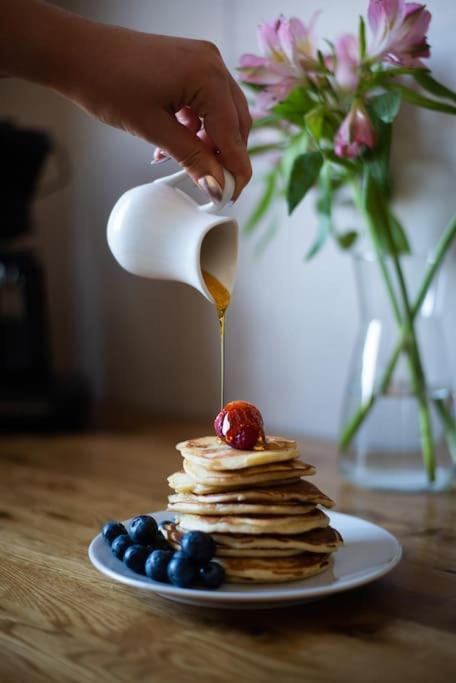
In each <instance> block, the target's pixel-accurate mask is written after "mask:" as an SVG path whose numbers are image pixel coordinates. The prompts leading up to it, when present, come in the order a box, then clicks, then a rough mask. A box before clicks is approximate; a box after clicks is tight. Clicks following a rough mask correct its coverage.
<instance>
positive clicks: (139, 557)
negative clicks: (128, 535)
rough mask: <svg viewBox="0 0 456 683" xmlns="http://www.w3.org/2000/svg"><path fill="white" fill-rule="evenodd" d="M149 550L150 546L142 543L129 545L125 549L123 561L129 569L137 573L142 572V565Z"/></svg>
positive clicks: (143, 565)
mask: <svg viewBox="0 0 456 683" xmlns="http://www.w3.org/2000/svg"><path fill="white" fill-rule="evenodd" d="M150 550H151V549H150V548H148V547H147V546H144V545H131V546H130V547H129V548H127V549H126V551H125V553H124V556H123V561H124V562H125V564H126V565H127V567H128V569H131V570H132V571H134V572H136V573H137V574H144V567H145V564H146V560H147V558H148V557H149V555H150Z"/></svg>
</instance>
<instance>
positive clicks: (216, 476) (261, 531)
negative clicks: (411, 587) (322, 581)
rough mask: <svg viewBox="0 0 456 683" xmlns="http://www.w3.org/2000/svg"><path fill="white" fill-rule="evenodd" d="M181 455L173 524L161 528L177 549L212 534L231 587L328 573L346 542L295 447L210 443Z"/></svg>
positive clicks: (173, 479) (183, 446)
mask: <svg viewBox="0 0 456 683" xmlns="http://www.w3.org/2000/svg"><path fill="white" fill-rule="evenodd" d="M176 448H177V449H178V450H179V451H180V453H181V454H182V457H183V458H184V471H183V472H175V473H174V474H172V475H171V476H170V477H169V478H168V481H169V484H170V486H171V488H172V489H174V491H175V493H174V494H172V495H170V496H169V504H168V510H171V511H173V512H174V513H175V522H173V523H171V522H169V523H167V524H166V525H165V528H164V533H165V535H166V537H167V539H168V541H169V542H170V543H171V544H172V545H173V547H175V548H179V544H180V539H181V537H182V535H183V534H184V533H185V532H187V531H195V530H196V531H204V532H206V533H209V534H211V536H212V537H213V539H214V540H215V542H216V560H217V561H218V562H220V564H222V565H223V566H224V568H225V571H226V577H227V580H228V581H233V582H251V583H262V582H283V581H295V580H298V579H303V578H306V577H308V576H312V575H314V574H318V573H319V572H322V571H324V570H325V569H326V568H327V567H328V565H329V561H330V557H331V553H332V552H334V551H335V550H337V548H338V547H339V546H340V545H341V544H342V537H341V536H340V534H339V533H338V532H337V531H336V530H335V529H333V528H332V527H330V526H329V519H328V516H327V515H325V513H324V512H323V511H322V510H321V509H320V507H318V506H320V505H321V506H324V507H326V508H329V507H332V505H333V502H332V500H331V499H330V498H328V496H326V495H325V494H324V493H322V492H321V491H320V490H319V489H318V488H317V487H316V486H315V485H314V484H311V483H310V482H309V481H308V480H306V479H303V477H305V476H309V475H312V474H315V467H313V466H312V465H308V464H306V463H304V462H303V461H302V460H300V459H299V452H298V449H297V445H296V442H295V441H291V440H289V439H284V438H282V437H274V436H270V437H267V439H266V442H265V445H264V449H263V450H253V451H241V450H235V449H233V448H231V446H229V445H227V444H225V443H223V442H221V441H220V440H219V439H218V438H217V437H215V436H205V437H202V438H199V439H192V440H189V441H183V442H182V443H179V444H177V446H176Z"/></svg>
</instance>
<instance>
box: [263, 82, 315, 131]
mask: <svg viewBox="0 0 456 683" xmlns="http://www.w3.org/2000/svg"><path fill="white" fill-rule="evenodd" d="M313 106H314V101H313V100H312V98H311V97H309V95H308V94H307V91H306V90H305V89H304V88H302V87H299V88H295V89H294V90H292V91H291V93H290V94H289V95H288V97H287V98H286V99H285V100H284V101H283V102H280V103H279V104H276V106H275V107H274V108H273V112H274V113H275V114H276V116H280V118H282V119H286V120H287V121H291V123H295V124H296V125H298V126H301V127H302V126H303V125H304V115H305V114H306V113H307V112H308V111H309V109H311V108H312V107H313Z"/></svg>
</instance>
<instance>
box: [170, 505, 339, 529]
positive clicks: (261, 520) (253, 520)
mask: <svg viewBox="0 0 456 683" xmlns="http://www.w3.org/2000/svg"><path fill="white" fill-rule="evenodd" d="M176 518H177V522H178V524H179V526H180V527H181V528H182V529H184V530H185V531H204V532H206V533H209V534H212V533H231V534H302V533H303V532H304V531H310V529H316V528H318V527H324V526H328V523H329V518H328V517H327V515H325V513H324V512H323V511H322V510H319V509H318V508H315V510H313V511H312V512H308V513H307V514H306V515H293V516H291V515H290V516H283V517H279V516H273V515H270V516H269V515H261V516H256V517H255V516H249V517H247V516H245V515H244V516H239V517H236V516H234V515H227V516H226V517H212V516H211V517H203V516H202V515H188V514H178V515H176Z"/></svg>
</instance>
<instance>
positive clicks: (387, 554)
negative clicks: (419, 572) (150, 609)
mask: <svg viewBox="0 0 456 683" xmlns="http://www.w3.org/2000/svg"><path fill="white" fill-rule="evenodd" d="M150 514H152V515H153V516H154V517H155V519H156V520H157V522H160V521H162V520H164V519H169V518H170V517H172V515H171V514H170V513H169V512H166V511H163V512H152V513H150ZM326 514H327V515H329V518H330V523H331V526H333V527H335V528H336V529H338V530H339V531H340V533H341V534H342V536H343V538H344V545H343V546H342V548H341V549H340V550H338V551H337V553H334V555H333V562H332V564H331V565H330V566H329V567H328V569H327V570H326V571H325V572H323V573H322V574H319V575H317V576H314V577H311V578H309V579H304V580H302V581H293V582H291V583H283V584H273V583H270V584H258V585H256V586H255V585H253V586H252V585H245V584H234V583H227V584H224V585H223V586H222V587H221V588H219V589H218V590H216V591H209V590H203V589H200V588H177V587H176V586H171V585H169V584H165V583H158V582H157V581H153V580H152V579H149V578H147V577H145V576H141V575H139V574H135V573H134V572H132V571H130V570H129V569H127V567H126V566H125V565H124V564H123V562H121V561H120V560H118V559H117V558H116V557H114V556H113V554H112V553H111V550H110V548H109V546H108V545H107V543H106V542H105V541H104V540H103V538H102V536H101V534H98V536H96V537H95V538H94V539H93V541H92V542H91V544H90V546H89V558H90V561H91V562H92V564H93V565H94V566H95V567H96V568H97V569H98V570H99V571H100V572H102V574H106V576H109V577H110V578H111V579H114V580H115V581H119V582H120V583H126V584H127V585H128V586H133V587H135V588H140V589H142V590H146V591H152V592H153V593H156V594H157V595H161V596H162V597H164V598H168V599H169V600H174V601H176V602H183V603H186V604H189V605H200V606H204V607H223V608H225V609H248V608H255V609H261V608H269V607H282V606H283V605H291V604H296V603H302V602H308V601H310V600H316V599H317V598H322V597H324V596H325V595H331V594H332V593H338V592H339V591H345V590H349V589H350V588H356V587H357V586H362V585H363V584H365V583H369V582H370V581H375V580H376V579H379V578H380V577H382V576H384V575H385V574H387V573H388V572H389V571H391V569H392V568H393V567H394V566H395V565H396V564H397V563H398V562H399V560H400V559H401V554H402V549H401V546H400V543H399V541H398V540H397V539H396V538H395V537H394V536H393V535H392V534H390V533H389V532H388V531H385V529H382V528H381V527H379V526H377V525H376V524H372V523H371V522H367V521H366V520H364V519H360V518H359V517H352V516H351V515H344V514H341V513H340V512H326ZM124 524H126V525H127V527H128V524H129V520H127V521H126V522H124Z"/></svg>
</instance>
